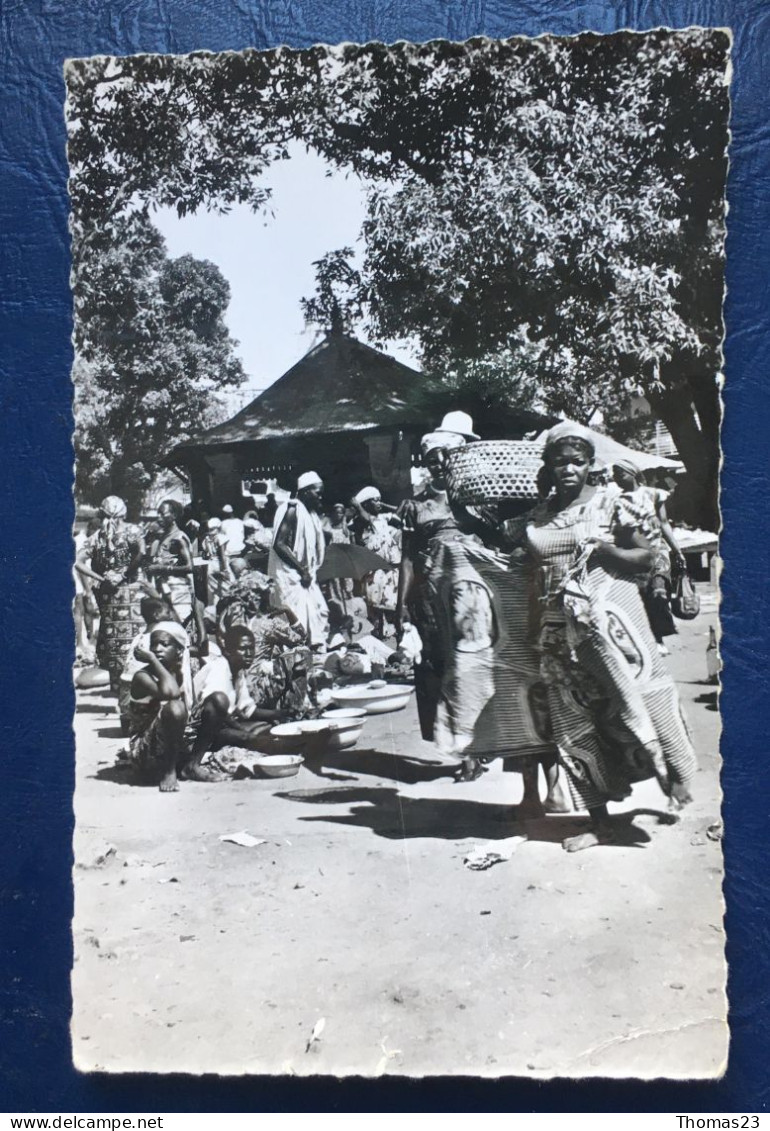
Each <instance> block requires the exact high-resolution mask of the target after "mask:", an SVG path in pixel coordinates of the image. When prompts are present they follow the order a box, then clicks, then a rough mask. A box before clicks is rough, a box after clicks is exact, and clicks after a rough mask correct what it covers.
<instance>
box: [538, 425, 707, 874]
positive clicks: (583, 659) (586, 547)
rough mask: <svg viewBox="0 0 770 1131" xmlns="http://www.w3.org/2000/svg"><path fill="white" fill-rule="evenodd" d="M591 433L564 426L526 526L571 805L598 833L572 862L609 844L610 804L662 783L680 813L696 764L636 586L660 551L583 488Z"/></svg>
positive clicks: (620, 512) (616, 504) (603, 496)
mask: <svg viewBox="0 0 770 1131" xmlns="http://www.w3.org/2000/svg"><path fill="white" fill-rule="evenodd" d="M593 456H594V449H593V444H592V441H591V440H590V434H589V433H587V432H586V431H585V430H584V429H582V428H581V427H580V426H579V425H575V424H571V423H569V422H564V423H562V424H560V425H557V426H556V427H555V428H553V429H552V430H551V432H549V434H548V436H547V438H546V444H545V451H544V455H543V459H544V467H545V480H546V486H547V487H548V488H549V495H548V497H547V498H546V499H545V500H544V501H543V502H542V503H541V504H539V505H538V506H537V507H536V508H535V509H534V510H533V511H531V512H530V513H529V514H528V515H527V516H525V518H524V519H523V520H520V522H521V524H522V525H523V527H524V541H525V545H526V547H527V549H528V551H529V554H530V556H531V558H532V559H533V560H534V563H535V566H536V567H537V568H536V581H537V587H538V596H539V602H538V607H539V613H538V624H537V626H536V628H537V641H538V650H539V654H540V669H541V676H542V678H543V681H544V682H545V684H546V686H547V689H548V707H549V713H550V721H551V727H552V731H553V737H554V741H555V743H556V745H557V747H558V750H559V758H560V762H561V764H562V765H563V766H564V768H565V770H566V774H567V778H568V782H569V786H570V792H571V794H572V799H573V802H574V804H575V806H576V807H577V808H580V809H587V810H588V813H589V816H590V818H591V830H590V832H588V833H584V834H582V835H580V836H575V837H569V838H568V839H567V840H566V841H565V842H564V848H565V849H566V850H567V851H569V852H575V851H579V850H580V849H583V848H590V847H592V846H593V845H596V844H602V843H608V842H611V841H612V840H613V839H614V834H613V826H612V821H611V819H610V817H609V815H608V812H607V803H608V802H609V801H622V800H623V799H624V798H626V797H628V795H629V794H630V792H631V787H632V784H633V782H635V781H642V780H644V779H647V778H651V777H655V778H657V780H658V782H659V784H660V786H661V788H662V789H663V791H664V793H665V794H666V795H667V796H668V797H669V799H670V807H671V808H672V809H678V808H679V807H681V806H682V805H684V804H685V803H686V802H688V801H689V800H690V794H689V786H690V783H691V781H692V779H693V776H694V773H695V769H696V760H695V754H694V751H693V748H692V744H691V742H690V737H689V734H688V731H687V727H686V724H685V721H684V718H683V715H682V711H681V707H680V704H679V698H678V695H677V691H676V687H675V686H674V682H673V679H672V678H671V675H670V673H669V671H668V669H667V668H666V665H665V663H664V661H663V660H662V659H661V657H660V655H659V654H658V651H657V648H656V644H655V640H654V637H653V635H652V632H651V631H650V626H649V623H648V620H647V617H646V615H645V611H644V607H643V605H642V601H641V598H640V595H639V589H638V586H637V584H636V581H635V578H636V577H637V576H638V575H640V574H641V575H644V574H647V573H648V572H649V570H650V568H651V566H652V564H653V563H652V559H653V553H652V550H651V548H650V546H649V543H648V542H647V541H646V539H645V538H644V536H643V535H642V534H641V533H640V532H639V529H638V516H637V515H636V514H635V513H634V512H633V511H632V510H631V509H630V508H628V507H627V506H626V505H625V504H624V501H623V499H622V496H619V495H618V493H617V491H608V490H603V489H602V488H597V487H592V486H590V484H589V482H588V475H589V471H590V469H591V465H592V461H593Z"/></svg>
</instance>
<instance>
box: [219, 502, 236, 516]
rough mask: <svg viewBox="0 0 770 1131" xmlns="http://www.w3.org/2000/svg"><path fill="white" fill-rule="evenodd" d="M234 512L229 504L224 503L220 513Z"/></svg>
mask: <svg viewBox="0 0 770 1131" xmlns="http://www.w3.org/2000/svg"><path fill="white" fill-rule="evenodd" d="M234 513H235V512H234V511H233V508H232V507H231V506H230V504H229V503H225V505H224V506H223V507H222V514H234Z"/></svg>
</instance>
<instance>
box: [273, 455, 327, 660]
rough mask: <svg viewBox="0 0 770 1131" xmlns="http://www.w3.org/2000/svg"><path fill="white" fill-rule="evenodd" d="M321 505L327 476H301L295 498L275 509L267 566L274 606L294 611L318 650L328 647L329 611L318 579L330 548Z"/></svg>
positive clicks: (311, 474) (312, 473)
mask: <svg viewBox="0 0 770 1131" xmlns="http://www.w3.org/2000/svg"><path fill="white" fill-rule="evenodd" d="M322 506H323V480H322V479H321V477H320V476H319V475H317V474H316V472H315V471H307V472H305V474H304V475H300V477H299V479H298V480H297V497H296V498H295V499H289V501H288V502H286V503H282V504H281V506H280V507H279V508H278V510H277V512H276V515H275V522H274V524H273V529H274V531H275V533H274V535H273V545H272V548H271V550H270V556H269V559H268V567H267V568H268V573H269V575H270V577H272V578H273V580H274V582H275V585H274V588H273V597H272V599H273V604H274V605H275V607H276V608H284V609H288V610H289V611H290V612H291V613H293V615H294V616H295V617H296V618H297V620H298V621H299V623H300V624H301V625H302V626H303V628H304V629H305V631H306V632H307V634H308V642H309V644H310V646H311V648H315V649H317V650H322V649H324V648H325V647H326V640H327V636H328V632H329V610H328V608H327V605H326V601H325V599H324V595H323V593H322V592H321V588H320V586H319V584H318V581H317V580H316V574H317V573H318V570H319V569H320V568H321V563H322V562H323V559H324V553H325V549H326V538H325V536H324V531H323V526H322V524H321V508H322Z"/></svg>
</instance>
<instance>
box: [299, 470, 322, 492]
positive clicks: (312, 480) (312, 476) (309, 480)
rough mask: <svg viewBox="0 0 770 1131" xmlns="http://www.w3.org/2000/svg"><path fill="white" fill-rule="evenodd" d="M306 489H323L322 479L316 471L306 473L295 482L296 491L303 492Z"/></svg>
mask: <svg viewBox="0 0 770 1131" xmlns="http://www.w3.org/2000/svg"><path fill="white" fill-rule="evenodd" d="M306 487H323V479H322V478H321V476H320V475H319V474H318V472H317V471H306V472H304V473H303V474H302V475H300V477H299V479H298V480H297V490H298V491H304V489H305V488H306Z"/></svg>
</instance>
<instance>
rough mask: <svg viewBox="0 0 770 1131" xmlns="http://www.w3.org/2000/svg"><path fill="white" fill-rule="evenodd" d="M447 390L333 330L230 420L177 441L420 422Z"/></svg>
mask: <svg viewBox="0 0 770 1131" xmlns="http://www.w3.org/2000/svg"><path fill="white" fill-rule="evenodd" d="M442 392H443V393H444V395H445V394H446V390H444V389H443V387H442V386H441V385H440V384H439V382H437V381H436V380H435V379H434V378H431V377H429V376H427V375H426V374H424V373H420V372H419V371H418V370H416V369H412V368H410V367H409V366H408V365H404V364H403V363H402V362H400V361H396V359H395V358H393V357H389V356H388V355H387V354H384V353H381V352H380V351H379V350H376V349H373V348H372V347H371V346H367V345H364V344H363V342H359V341H357V340H356V339H355V338H352V337H350V336H348V335H347V334H344V333H341V332H339V331H332V332H331V333H330V334H328V335H327V336H326V337H325V338H324V340H323V341H322V342H321V343H320V344H319V345H317V346H314V347H313V348H312V349H311V350H310V351H309V352H308V353H306V354H305V356H304V357H303V358H301V359H300V361H298V362H297V364H296V365H294V366H292V368H291V369H289V370H288V372H286V373H284V375H283V377H279V379H278V380H277V381H276V382H275V383H274V384H273V385H271V386H270V388H269V389H266V390H265V391H264V392H263V393H261V394H260V395H259V396H258V397H256V398H255V399H254V400H253V401H252V402H251V404H249V405H247V406H246V408H243V409H241V411H240V412H238V413H236V415H235V416H233V417H232V418H231V419H230V420H227V421H225V422H224V423H223V424H217V425H216V426H215V427H214V428H210V429H209V430H208V431H207V432H204V433H203V434H202V435H201V436H199V437H198V438H196V439H194V440H187V441H185V442H184V443H183V444H180V445H179V446H178V447H176V448H175V449H174V450H173V452H172V453H169V455H168V456H167V457H166V459H165V460H164V463H169V462H173V460H174V458H178V456H179V454H181V453H182V451H183V450H185V449H192V448H201V447H205V448H208V447H215V446H216V447H219V446H220V445H229V444H237V443H240V442H242V441H252V442H253V441H261V440H276V439H284V438H289V437H293V436H308V435H312V434H328V433H334V432H350V431H358V432H365V431H374V430H376V429H380V428H388V427H393V426H402V427H408V426H409V425H410V424H413V425H415V426H418V427H421V426H422V425H423V424H424V423H425V421H426V419H432V416H433V415H434V413H433V407H432V406H433V405H434V404H435V399H436V397H437V396H440V395H441V393H442Z"/></svg>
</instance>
